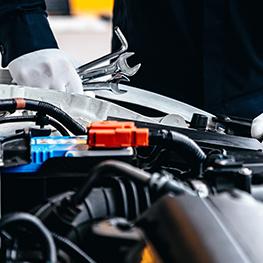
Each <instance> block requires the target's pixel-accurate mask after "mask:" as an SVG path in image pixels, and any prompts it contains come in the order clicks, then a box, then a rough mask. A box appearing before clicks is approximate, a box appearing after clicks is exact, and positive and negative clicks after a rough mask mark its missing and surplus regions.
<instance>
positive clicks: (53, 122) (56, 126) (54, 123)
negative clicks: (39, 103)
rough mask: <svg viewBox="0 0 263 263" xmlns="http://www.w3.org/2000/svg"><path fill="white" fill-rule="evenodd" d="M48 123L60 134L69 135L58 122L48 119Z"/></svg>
mask: <svg viewBox="0 0 263 263" xmlns="http://www.w3.org/2000/svg"><path fill="white" fill-rule="evenodd" d="M48 123H49V125H51V126H53V127H54V128H55V129H56V130H57V131H58V132H59V133H60V134H61V135H62V136H69V133H68V131H67V130H66V129H65V128H64V127H63V126H62V125H61V124H60V123H59V122H57V121H55V120H53V119H49V120H48Z"/></svg>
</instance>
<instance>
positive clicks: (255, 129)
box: [251, 113, 263, 139]
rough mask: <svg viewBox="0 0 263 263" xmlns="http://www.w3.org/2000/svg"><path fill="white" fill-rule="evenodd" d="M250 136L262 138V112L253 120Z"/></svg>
mask: <svg viewBox="0 0 263 263" xmlns="http://www.w3.org/2000/svg"><path fill="white" fill-rule="evenodd" d="M251 136H252V137H254V138H257V139H262V138H263V113H262V114H261V115H259V116H258V117H257V118H255V119H254V120H253V122H252V127H251Z"/></svg>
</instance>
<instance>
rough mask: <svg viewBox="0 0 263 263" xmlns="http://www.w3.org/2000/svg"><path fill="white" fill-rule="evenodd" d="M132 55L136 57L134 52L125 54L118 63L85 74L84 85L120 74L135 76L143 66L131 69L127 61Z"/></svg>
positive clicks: (139, 65)
mask: <svg viewBox="0 0 263 263" xmlns="http://www.w3.org/2000/svg"><path fill="white" fill-rule="evenodd" d="M132 55H134V53H133V52H126V53H124V54H121V55H120V56H119V57H118V59H117V60H116V61H114V62H112V63H111V64H109V65H107V66H103V67H100V68H95V69H92V70H89V71H86V72H85V74H84V75H83V76H82V82H83V84H86V83H88V82H90V81H91V80H93V79H96V78H100V77H104V76H108V75H116V74H118V73H120V74H121V75H124V76H129V77H130V76H133V75H135V74H136V73H137V72H138V70H139V69H140V67H141V64H137V65H136V66H134V67H130V66H129V65H128V63H127V59H128V58H129V57H131V56H132Z"/></svg>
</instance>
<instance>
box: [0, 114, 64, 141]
mask: <svg viewBox="0 0 263 263" xmlns="http://www.w3.org/2000/svg"><path fill="white" fill-rule="evenodd" d="M36 121H37V116H36V115H34V116H9V117H3V118H0V124H5V123H17V122H36ZM48 124H49V125H51V126H53V127H54V128H55V129H56V130H57V131H58V132H59V133H60V134H61V135H62V136H69V133H68V131H67V130H66V129H65V128H64V127H63V126H62V125H61V124H60V123H59V122H57V121H56V120H53V119H50V118H48Z"/></svg>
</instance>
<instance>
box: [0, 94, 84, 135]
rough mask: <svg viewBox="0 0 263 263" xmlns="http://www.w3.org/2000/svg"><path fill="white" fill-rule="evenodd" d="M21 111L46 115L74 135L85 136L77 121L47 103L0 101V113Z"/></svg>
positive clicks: (21, 100)
mask: <svg viewBox="0 0 263 263" xmlns="http://www.w3.org/2000/svg"><path fill="white" fill-rule="evenodd" d="M18 103H19V105H18ZM22 109H25V110H32V111H37V112H40V113H43V114H47V115H49V116H51V117H52V118H54V119H55V120H57V121H59V122H60V123H61V124H62V125H63V126H65V127H66V128H67V129H68V130H69V131H71V132H72V133H73V134H75V135H85V134H86V128H85V127H83V126H82V125H80V124H79V123H78V122H77V121H75V120H74V119H72V118H71V117H70V116H69V115H68V114H67V113H66V112H64V111H63V110H61V109H59V108H58V107H56V106H54V105H52V104H50V103H48V102H43V101H38V100H31V99H7V100H0V111H10V112H14V111H15V110H22Z"/></svg>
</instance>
